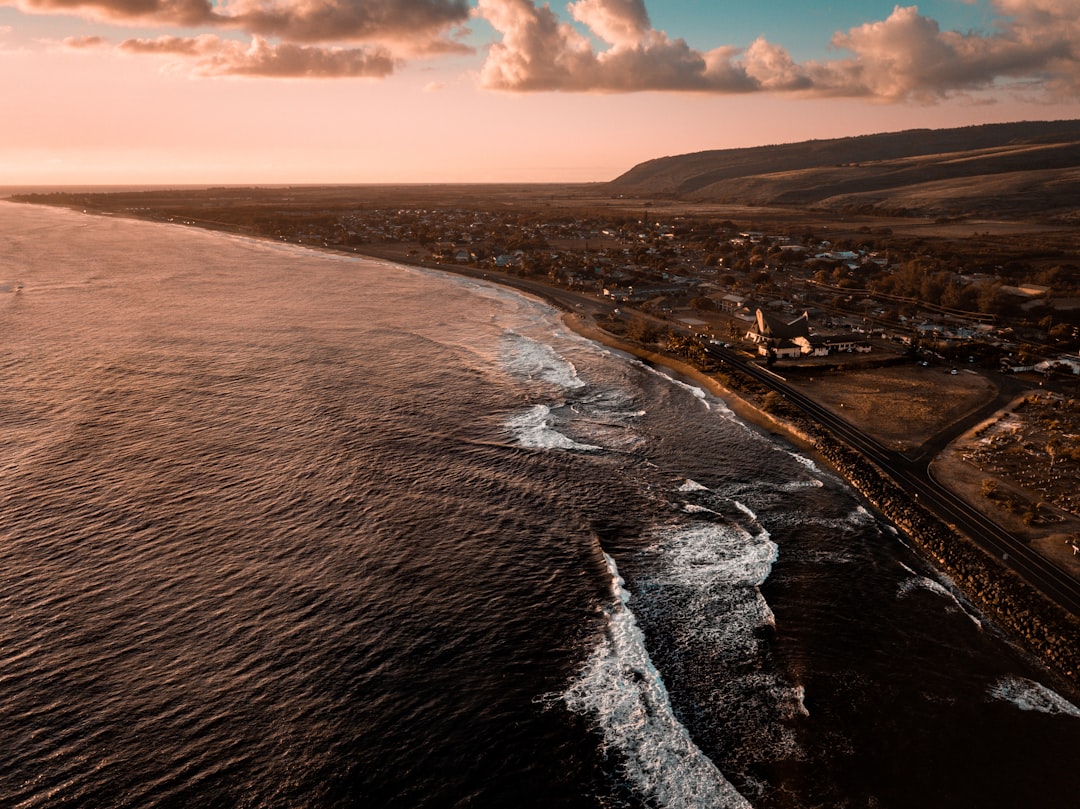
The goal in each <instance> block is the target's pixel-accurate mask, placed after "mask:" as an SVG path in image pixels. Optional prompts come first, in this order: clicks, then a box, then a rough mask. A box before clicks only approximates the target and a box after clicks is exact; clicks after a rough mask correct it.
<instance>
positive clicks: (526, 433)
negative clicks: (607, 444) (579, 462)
mask: <svg viewBox="0 0 1080 809" xmlns="http://www.w3.org/2000/svg"><path fill="white" fill-rule="evenodd" d="M553 424H554V418H553V417H552V414H551V408H550V407H548V406H547V405H534V406H533V407H530V408H529V409H528V410H526V411H525V412H524V413H520V414H518V415H516V416H513V417H511V418H510V419H508V420H507V422H506V427H507V429H508V430H509V431H510V433H511V434H512V435H513V436H514V439H515V440H516V441H517V443H518V445H519V446H522V447H529V448H531V449H562V450H574V451H577V452H595V451H597V450H599V449H600V447H597V446H593V445H591V444H579V443H578V442H577V441H574V440H573V439H572V438H569V437H567V436H565V435H563V434H562V433H560V432H559V431H558V430H556V429H554V427H553Z"/></svg>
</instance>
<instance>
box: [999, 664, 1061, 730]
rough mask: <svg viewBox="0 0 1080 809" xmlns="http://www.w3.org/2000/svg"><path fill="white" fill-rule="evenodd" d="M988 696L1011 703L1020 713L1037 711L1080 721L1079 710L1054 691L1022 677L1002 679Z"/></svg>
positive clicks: (1010, 676)
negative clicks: (1071, 717) (1070, 717)
mask: <svg viewBox="0 0 1080 809" xmlns="http://www.w3.org/2000/svg"><path fill="white" fill-rule="evenodd" d="M990 696H991V697H992V698H993V699H997V700H1001V701H1003V702H1011V703H1012V704H1013V705H1015V706H1016V707H1017V708H1019V709H1020V710H1021V711H1038V712H1039V713H1046V714H1055V715H1063V716H1073V717H1076V718H1077V719H1080V708H1077V707H1076V706H1075V705H1073V704H1072V703H1071V702H1069V701H1068V700H1067V699H1065V697H1063V696H1061V695H1060V694H1059V693H1057V692H1056V691H1052V690H1050V689H1049V688H1047V687H1046V686H1045V685H1041V684H1039V683H1037V682H1035V681H1034V680H1028V679H1025V678H1024V677H1016V676H1013V675H1008V676H1005V677H1002V678H1001V679H999V680H998V681H997V682H996V683H994V685H993V686H992V687H991V688H990Z"/></svg>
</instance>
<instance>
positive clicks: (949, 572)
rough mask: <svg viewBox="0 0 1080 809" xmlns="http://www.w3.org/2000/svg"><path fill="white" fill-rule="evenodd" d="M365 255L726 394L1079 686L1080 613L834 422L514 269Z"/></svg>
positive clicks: (741, 412) (744, 415) (739, 411)
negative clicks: (951, 520)
mask: <svg viewBox="0 0 1080 809" xmlns="http://www.w3.org/2000/svg"><path fill="white" fill-rule="evenodd" d="M360 255H368V256H369V257H371V258H377V259H382V260H387V259H389V260H391V261H395V262H396V263H399V264H404V265H407V266H417V267H422V268H424V269H437V270H442V271H444V272H450V273H454V274H458V275H466V276H469V277H473V278H479V277H481V275H483V280H487V281H490V282H491V283H502V284H503V285H505V286H509V287H511V288H513V289H515V290H517V291H519V292H522V293H523V294H526V295H534V296H536V297H538V298H540V299H541V300H543V301H544V302H545V303H547V304H548V305H550V306H552V307H554V308H556V309H558V310H560V311H561V312H562V313H563V315H562V322H563V323H564V324H565V325H566V327H567V328H568V329H570V330H572V331H573V332H574V333H576V334H578V335H579V336H581V337H583V338H585V339H588V340H592V341H594V342H598V343H601V344H602V345H605V346H607V347H608V348H612V349H615V350H617V351H622V352H624V353H626V354H629V355H631V356H634V357H637V358H638V359H640V360H642V361H644V362H646V363H650V364H653V365H657V366H663V367H664V368H666V369H668V370H670V371H673V372H674V373H676V374H677V375H679V376H681V377H684V378H686V379H689V380H693V381H694V382H696V383H698V384H700V385H701V386H702V387H703V388H705V389H706V390H708V391H709V392H710V393H712V394H714V395H716V396H717V397H718V398H720V399H723V401H724V402H725V403H726V404H727V405H728V407H730V408H731V410H732V411H733V412H734V413H735V414H736V415H737V416H738V417H739V418H740V419H742V420H743V422H745V423H746V424H748V425H749V426H751V427H752V428H755V429H758V430H761V431H762V432H767V433H771V434H776V435H779V436H781V437H782V438H784V439H785V440H787V441H788V442H790V443H791V444H792V445H794V446H796V447H798V448H799V449H800V450H803V451H805V452H808V453H810V454H812V455H813V456H814V458H815V459H816V460H820V461H821V462H823V463H824V464H825V465H826V466H828V467H829V468H830V469H832V470H833V471H834V472H836V474H837V475H839V476H840V477H841V478H843V479H844V480H845V481H846V482H847V484H848V485H849V486H851V487H852V489H854V490H855V491H856V492H857V493H858V494H859V495H860V496H861V497H862V498H863V500H864V501H865V502H866V504H867V505H868V506H869V507H870V508H871V509H872V511H873V512H875V513H876V514H877V515H878V516H879V517H880V518H881V519H883V520H884V521H886V522H888V523H891V524H892V525H894V526H895V527H896V529H897V530H898V531H900V532H901V533H902V534H903V535H904V536H905V537H906V538H908V539H910V540H911V542H912V543H913V544H914V545H915V547H917V548H918V549H919V551H920V553H921V554H922V555H923V556H924V557H925V558H926V559H927V560H928V561H930V562H931V564H933V565H934V566H935V567H936V568H937V569H938V570H939V571H940V572H941V573H942V574H944V575H945V576H947V577H948V579H949V580H950V582H951V584H952V585H953V586H955V588H956V589H957V590H958V592H960V593H961V594H962V595H963V596H964V597H966V598H968V599H969V600H970V601H971V602H972V603H973V604H974V606H975V607H976V608H977V609H979V610H980V611H981V612H982V613H983V614H985V615H986V616H988V617H989V618H990V619H991V620H993V621H994V622H996V623H997V624H998V625H999V626H1000V627H1001V628H1002V629H1003V630H1005V631H1006V632H1008V633H1009V635H1010V636H1011V637H1012V638H1013V639H1014V640H1015V641H1016V642H1018V644H1019V645H1020V646H1022V647H1023V648H1025V649H1026V650H1027V651H1028V652H1029V653H1031V654H1032V655H1034V656H1035V657H1037V658H1038V659H1039V660H1040V661H1041V662H1042V663H1043V665H1044V666H1046V668H1047V669H1048V671H1050V672H1052V673H1053V674H1055V675H1056V676H1057V677H1058V678H1059V679H1060V680H1061V686H1062V687H1063V688H1066V689H1068V690H1070V691H1072V692H1073V693H1080V619H1078V618H1077V617H1076V616H1074V615H1072V614H1071V613H1069V612H1068V611H1066V610H1065V609H1063V608H1062V607H1059V606H1058V605H1057V604H1056V603H1054V602H1053V601H1051V600H1050V599H1049V598H1047V597H1046V596H1044V595H1043V594H1042V593H1041V592H1039V591H1038V590H1037V589H1035V588H1034V587H1032V586H1031V585H1029V584H1028V583H1027V582H1026V581H1025V580H1024V579H1023V578H1022V577H1021V576H1020V575H1019V574H1017V573H1015V572H1014V571H1013V570H1011V569H1010V568H1008V567H1006V566H1005V565H1004V564H1003V563H1002V561H1001V560H999V559H997V558H995V557H992V556H990V555H989V554H987V553H986V552H985V551H983V550H982V548H980V547H979V546H978V545H977V544H976V543H975V542H974V541H973V540H972V539H971V538H970V537H968V536H967V535H965V534H964V533H962V532H961V531H960V530H959V529H957V528H956V527H955V526H953V525H949V524H946V523H945V522H943V521H942V520H941V519H940V518H938V517H937V516H936V515H934V514H932V513H930V512H929V511H928V510H927V509H926V508H925V507H924V506H922V505H921V504H920V503H919V502H918V501H917V500H916V499H914V498H912V497H911V496H910V494H909V493H908V492H907V491H906V490H904V489H903V487H902V486H900V485H899V484H897V483H896V482H894V481H893V480H892V478H890V477H889V476H888V475H886V474H885V472H884V471H883V470H881V469H879V468H878V467H877V466H876V465H875V464H874V463H873V462H871V461H869V460H868V459H867V458H865V457H864V456H862V455H861V454H860V453H859V452H857V451H856V450H854V449H852V448H851V447H849V446H847V445H846V444H844V443H843V442H841V441H840V440H838V439H837V438H836V437H835V436H833V435H832V434H831V433H830V432H829V431H828V430H827V428H824V427H822V426H821V425H817V424H815V423H810V422H809V421H808V420H807V419H806V417H804V416H802V415H801V414H792V418H791V419H788V418H786V417H784V416H774V415H772V414H771V413H766V412H765V411H764V410H762V409H761V408H760V407H758V406H756V405H755V404H754V403H753V402H752V401H751V400H750V399H749V398H748V397H746V396H744V395H743V394H742V392H741V391H739V390H737V389H733V388H731V387H728V386H726V385H724V384H723V383H722V382H721V381H720V380H718V379H716V378H715V377H714V376H712V375H710V374H708V373H706V372H705V371H702V370H701V369H699V368H697V367H695V366H694V365H692V364H691V363H690V362H687V361H684V360H681V359H679V358H677V357H674V356H672V355H670V354H667V353H663V352H661V351H654V350H650V349H648V348H645V347H643V346H640V345H636V344H634V343H632V342H630V341H627V340H623V339H621V338H619V337H618V336H616V335H613V334H611V333H609V332H607V331H605V330H603V329H602V328H600V326H598V325H597V324H595V323H593V322H591V320H588V319H587V316H585V315H582V314H579V313H578V312H576V311H574V310H573V309H570V308H568V307H567V306H566V305H565V304H564V303H563V302H562V301H560V300H558V299H557V297H556V296H555V295H553V294H552V295H548V294H545V292H544V291H543V290H539V289H535V288H533V287H531V286H530V287H529V288H527V289H526V288H523V287H522V286H520V285H518V284H515V283H513V282H512V281H511V279H510V278H509V277H507V278H505V279H503V278H502V277H501V275H502V274H496V273H485V274H481V273H479V272H476V273H473V272H458V271H457V269H456V268H453V267H445V266H431V265H430V264H425V263H423V262H420V261H407V260H405V261H402V260H400V259H390V258H389V257H388V256H385V255H382V256H379V255H374V256H372V255H370V254H360Z"/></svg>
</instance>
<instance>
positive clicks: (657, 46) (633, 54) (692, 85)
mask: <svg viewBox="0 0 1080 809" xmlns="http://www.w3.org/2000/svg"><path fill="white" fill-rule="evenodd" d="M570 10H571V13H572V14H573V15H574V17H575V18H576V19H578V21H579V22H583V23H586V24H588V25H590V27H592V26H596V27H595V28H591V30H593V32H594V33H595V34H597V36H599V37H600V38H601V39H604V41H606V42H609V43H610V45H611V47H610V48H608V49H607V50H605V51H602V52H600V53H596V52H595V51H594V50H593V47H592V44H591V43H590V42H589V41H588V39H586V38H585V37H584V36H582V35H581V34H579V33H578V32H577V31H576V30H575V29H574V27H573V26H571V25H570V24H568V23H564V22H560V21H559V19H558V18H557V17H556V16H555V14H554V12H553V11H552V10H551V9H550V8H549V7H548V6H544V7H543V8H538V7H537V6H536V5H535V4H534V3H533V2H531V0H479V3H478V4H477V10H476V13H477V15H478V16H481V17H483V18H484V19H486V20H487V21H488V22H489V23H491V25H492V26H493V27H494V28H495V29H496V30H497V31H498V32H499V33H500V34H501V35H502V41H501V42H497V43H495V44H493V45H492V46H491V49H490V50H489V52H488V57H487V60H486V61H485V63H484V67H483V69H482V71H481V77H480V78H481V83H482V84H483V85H484V86H485V87H488V88H491V89H498V90H513V91H529V90H533V91H535V90H567V91H586V90H592V91H607V92H634V91H640V90H714V91H715V90H725V91H727V92H738V91H740V90H748V89H752V86H751V84H750V83H749V82H748V80H747V77H746V75H745V73H744V72H743V71H741V70H740V69H738V68H737V67H736V66H734V65H732V63H731V56H732V55H733V54H734V53H735V51H733V50H732V49H727V48H721V49H717V50H715V51H710V52H709V53H704V54H703V53H700V52H698V51H695V50H693V49H692V48H690V47H689V46H688V45H687V44H686V42H685V41H683V40H681V39H676V40H671V39H669V38H668V37H667V35H666V34H664V33H663V32H662V31H656V30H654V29H653V28H651V26H650V25H649V20H648V16H647V15H646V14H645V7H644V5H643V4H642V3H641V2H637V0H581V2H578V3H574V4H572V5H571V6H570Z"/></svg>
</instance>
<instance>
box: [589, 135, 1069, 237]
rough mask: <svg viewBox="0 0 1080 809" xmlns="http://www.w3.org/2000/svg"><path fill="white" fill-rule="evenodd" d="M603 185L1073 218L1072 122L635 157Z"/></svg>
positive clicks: (762, 200) (664, 194) (776, 201)
mask: <svg viewBox="0 0 1080 809" xmlns="http://www.w3.org/2000/svg"><path fill="white" fill-rule="evenodd" d="M609 189H610V190H611V191H612V193H619V194H632V195H635V196H642V197H653V198H677V199H683V200H688V201H698V202H717V203H729V204H739V205H773V206H785V207H788V206H790V207H801V208H823V209H828V210H845V209H846V210H853V211H859V212H862V213H880V214H893V215H895V214H898V213H899V214H903V213H910V214H912V215H929V216H937V217H964V216H984V217H987V216H988V217H995V218H1002V217H1004V218H1010V219H1029V220H1030V219H1038V220H1042V221H1054V222H1058V223H1065V222H1069V223H1076V222H1080V121H1038V122H1032V121H1026V122H1021V123H1010V124H987V125H983V126H971V127H962V128H958V129H941V130H929V129H914V130H908V131H904V132H892V133H886V134H879V135H863V136H859V137H852V138H838V139H834V140H816V141H806V142H803V143H792V144H782V145H774V146H760V147H754V148H747V149H726V150H718V151H709V152H696V153H694V154H687V155H678V156H673V157H662V158H658V159H655V160H649V161H647V162H645V163H641V164H639V165H637V166H635V167H634V168H632V169H631V170H630V171H628V172H626V173H625V174H623V175H622V176H620V177H618V178H616V179H615V180H613V181H612V182H611V183H609Z"/></svg>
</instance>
